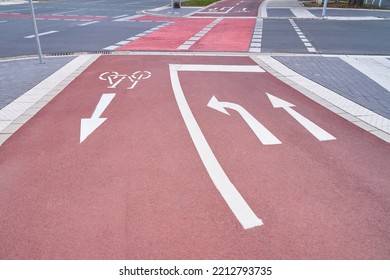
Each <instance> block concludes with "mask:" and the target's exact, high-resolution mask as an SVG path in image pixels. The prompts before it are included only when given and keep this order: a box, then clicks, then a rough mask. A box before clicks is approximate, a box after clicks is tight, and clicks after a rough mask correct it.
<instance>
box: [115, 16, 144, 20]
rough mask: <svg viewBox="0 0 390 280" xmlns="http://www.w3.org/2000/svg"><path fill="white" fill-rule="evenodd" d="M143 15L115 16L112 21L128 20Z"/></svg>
mask: <svg viewBox="0 0 390 280" xmlns="http://www.w3.org/2000/svg"><path fill="white" fill-rule="evenodd" d="M143 16H144V15H134V16H125V17H115V18H114V20H113V21H130V20H134V19H137V18H140V17H143Z"/></svg>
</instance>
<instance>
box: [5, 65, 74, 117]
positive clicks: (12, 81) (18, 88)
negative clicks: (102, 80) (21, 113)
mask: <svg viewBox="0 0 390 280" xmlns="http://www.w3.org/2000/svg"><path fill="white" fill-rule="evenodd" d="M74 58H75V57H53V58H45V60H44V64H39V61H38V59H36V58H34V59H21V60H8V61H1V60H0V110H1V109H2V108H4V107H5V106H7V105H8V104H10V103H11V102H12V101H14V100H15V99H16V98H18V97H19V96H21V95H22V94H23V93H25V92H27V91H28V90H30V89H31V88H33V87H34V86H36V85H37V84H39V83H40V82H41V81H43V80H44V79H46V78H47V77H49V76H50V75H51V74H53V73H54V72H56V71H57V70H59V69H60V68H62V67H63V66H64V65H65V64H67V63H68V62H70V61H71V60H73V59H74Z"/></svg>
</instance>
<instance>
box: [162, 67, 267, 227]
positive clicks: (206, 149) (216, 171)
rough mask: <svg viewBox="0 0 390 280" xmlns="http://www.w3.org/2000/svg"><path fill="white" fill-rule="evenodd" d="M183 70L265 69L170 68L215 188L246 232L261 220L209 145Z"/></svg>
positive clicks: (247, 70)
mask: <svg viewBox="0 0 390 280" xmlns="http://www.w3.org/2000/svg"><path fill="white" fill-rule="evenodd" d="M180 71H201V72H203V71H205V72H209V71H215V72H238V73H262V72H264V70H263V69H262V68H260V67H259V66H257V65H192V64H187V65H186V64H170V65H169V72H170V77H171V84H172V89H173V93H174V95H175V99H176V102H177V105H178V107H179V110H180V113H181V115H182V117H183V120H184V123H185V125H186V127H187V129H188V132H189V134H190V136H191V138H192V141H193V143H194V145H195V148H196V150H197V152H198V154H199V157H200V158H201V160H202V162H203V164H204V166H205V168H206V170H207V173H208V174H209V176H210V178H211V180H212V181H213V183H214V185H215V187H216V188H217V190H218V191H219V192H220V194H221V196H222V197H223V199H224V200H225V202H226V204H227V205H228V206H229V208H230V210H231V211H232V212H233V214H234V216H235V217H236V218H237V220H238V221H239V222H240V223H241V225H242V227H243V228H244V229H250V228H254V227H257V226H261V225H263V222H262V220H261V219H260V218H259V217H257V215H256V214H255V213H254V212H253V210H252V209H251V208H250V206H249V205H248V203H247V202H246V201H245V199H244V198H243V197H242V196H241V194H240V193H239V191H238V190H237V189H236V187H235V186H234V185H233V183H232V182H231V181H230V179H229V177H228V176H227V175H226V173H225V171H224V170H223V168H222V166H221V165H220V163H219V161H218V159H217V158H216V156H215V155H214V152H213V150H212V149H211V147H210V145H209V144H208V142H207V140H206V138H205V136H204V134H203V132H202V130H201V129H200V127H199V124H198V122H197V121H196V119H195V117H194V115H193V113H192V111H191V108H190V106H189V104H188V102H187V100H186V97H185V94H184V92H183V88H182V86H181V83H180V79H179V72H180Z"/></svg>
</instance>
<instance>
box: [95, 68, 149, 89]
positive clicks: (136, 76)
mask: <svg viewBox="0 0 390 280" xmlns="http://www.w3.org/2000/svg"><path fill="white" fill-rule="evenodd" d="M151 76H152V73H150V72H149V71H136V72H134V73H133V74H132V75H127V74H119V73H118V72H104V73H102V74H101V75H100V76H99V79H100V80H102V81H108V83H109V84H110V85H109V86H108V87H107V88H116V87H117V86H118V85H119V84H120V83H121V82H123V81H124V80H127V78H128V79H129V80H130V82H131V85H130V86H129V87H127V89H133V88H135V86H136V85H137V84H138V82H139V81H140V80H146V79H149V78H150V77H151Z"/></svg>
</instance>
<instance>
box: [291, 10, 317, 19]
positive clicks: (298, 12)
mask: <svg viewBox="0 0 390 280" xmlns="http://www.w3.org/2000/svg"><path fill="white" fill-rule="evenodd" d="M290 11H291V12H292V13H293V14H294V16H295V17H297V18H317V17H316V16H315V15H313V14H312V13H310V12H309V11H308V10H306V9H305V8H291V9H290Z"/></svg>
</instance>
